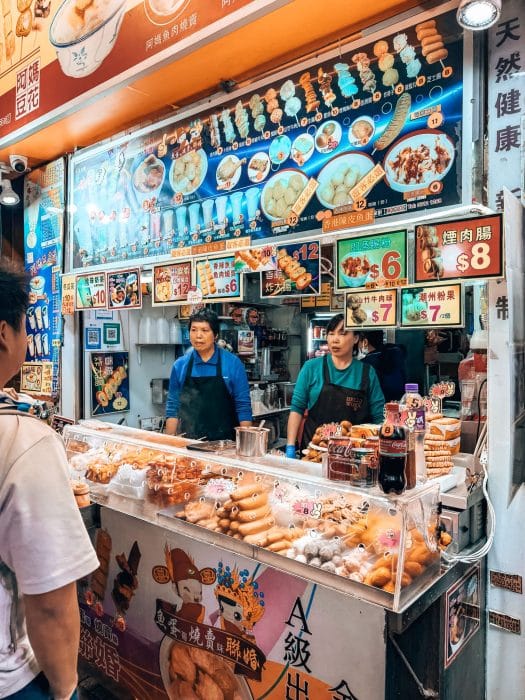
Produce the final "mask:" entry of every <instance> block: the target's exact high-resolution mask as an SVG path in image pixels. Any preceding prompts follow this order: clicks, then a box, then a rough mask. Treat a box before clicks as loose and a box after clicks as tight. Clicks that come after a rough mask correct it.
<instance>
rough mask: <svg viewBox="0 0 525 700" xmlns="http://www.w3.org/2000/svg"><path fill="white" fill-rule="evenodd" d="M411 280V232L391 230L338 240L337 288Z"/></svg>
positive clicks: (374, 286) (382, 285) (393, 284)
mask: <svg viewBox="0 0 525 700" xmlns="http://www.w3.org/2000/svg"><path fill="white" fill-rule="evenodd" d="M406 283H407V232H406V230H403V231H389V232H385V233H379V234H373V235H368V236H357V237H355V238H346V239H342V240H339V241H337V288H338V289H339V290H344V289H362V288H369V289H377V290H381V289H382V288H385V287H387V288H389V287H400V286H403V285H405V284H406Z"/></svg>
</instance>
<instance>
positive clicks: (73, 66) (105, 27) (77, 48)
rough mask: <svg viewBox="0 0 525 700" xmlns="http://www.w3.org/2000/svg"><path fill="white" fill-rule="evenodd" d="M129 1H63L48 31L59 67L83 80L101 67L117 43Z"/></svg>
mask: <svg viewBox="0 0 525 700" xmlns="http://www.w3.org/2000/svg"><path fill="white" fill-rule="evenodd" d="M126 4H127V0H64V2H63V3H62V4H61V5H60V7H59V8H58V10H57V11H56V13H55V16H54V17H53V20H52V22H51V26H50V27H49V41H50V42H51V44H52V45H53V46H54V47H55V51H56V53H57V58H58V61H59V63H60V67H61V69H62V71H63V73H65V75H68V76H70V77H71V78H84V77H85V76H86V75H90V74H91V73H93V72H94V71H96V70H97V68H98V67H99V66H100V65H102V62H103V61H104V59H105V58H106V57H107V56H108V55H109V53H110V52H111V50H112V48H113V46H114V45H115V42H116V40H117V36H118V33H119V31H120V26H121V24H122V19H123V17H124V11H125V9H126Z"/></svg>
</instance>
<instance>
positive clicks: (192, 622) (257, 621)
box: [80, 508, 386, 700]
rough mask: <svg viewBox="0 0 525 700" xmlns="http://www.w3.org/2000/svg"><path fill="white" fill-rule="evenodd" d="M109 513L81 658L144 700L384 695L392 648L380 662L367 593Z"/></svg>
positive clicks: (372, 699)
mask: <svg viewBox="0 0 525 700" xmlns="http://www.w3.org/2000/svg"><path fill="white" fill-rule="evenodd" d="M160 517H161V521H162V520H163V519H164V516H162V515H161V516H160ZM101 518H102V529H101V530H100V531H99V532H98V534H97V539H98V541H99V545H98V547H97V549H99V550H100V552H101V554H102V555H103V558H104V559H105V561H107V562H108V564H107V567H105V571H104V572H102V571H100V570H99V571H97V572H95V574H93V575H92V576H90V577H88V578H87V579H85V580H84V581H83V582H81V583H80V590H81V599H82V600H83V602H82V603H81V622H82V627H81V637H80V656H81V657H82V658H83V659H84V660H85V661H88V662H90V663H92V664H94V665H95V666H96V667H97V668H98V671H99V672H102V673H104V674H106V675H107V676H108V677H110V678H112V679H113V680H114V681H116V682H118V683H119V684H120V685H121V686H124V687H126V688H127V689H128V690H130V692H131V693H132V694H133V696H134V697H135V698H137V700H166V699H167V698H176V699H177V700H182V698H184V697H185V694H187V696H188V697H189V695H190V689H191V691H192V692H193V693H195V692H199V694H200V697H202V698H211V697H221V695H219V693H218V689H219V690H220V691H221V694H222V697H230V698H242V700H255V699H256V698H259V699H260V698H267V700H283V698H286V697H288V698H298V700H334V698H335V699H336V700H340V699H341V698H344V699H345V700H348V698H354V699H355V698H359V700H379V699H380V698H381V700H382V699H383V698H384V688H385V673H386V669H385V664H386V662H385V655H384V654H377V655H376V657H374V663H373V664H371V663H370V649H371V648H372V649H382V648H383V647H384V638H383V630H384V611H383V610H382V609H381V608H379V607H376V606H372V605H367V606H366V619H367V625H366V626H365V628H363V624H362V621H363V615H364V607H363V604H362V603H361V602H360V601H359V600H357V599H354V598H350V597H348V596H345V595H341V594H337V593H335V592H333V591H330V590H328V589H327V588H324V587H320V586H316V585H315V584H311V583H308V582H307V581H304V580H303V579H300V578H296V577H294V576H291V575H289V574H287V573H284V572H281V571H278V570H276V569H273V568H271V567H269V566H266V565H264V564H261V563H257V562H255V561H254V560H252V559H249V558H247V557H244V556H240V555H238V554H234V553H231V552H228V551H225V550H221V549H220V548H218V547H215V546H211V545H207V544H204V543H201V542H198V541H196V540H195V539H193V538H192V537H186V536H183V535H181V534H180V533H175V532H171V531H170V530H168V529H161V527H158V526H153V525H150V524H148V523H146V522H141V521H138V520H136V519H135V518H131V517H129V516H126V515H122V514H119V513H116V512H114V511H111V510H110V509H108V508H102V511H101ZM357 629H361V632H360V634H359V635H357V634H355V633H349V630H354V631H355V630H357ZM334 639H345V644H334ZM327 649H330V654H329V655H327V653H326V650H327ZM349 658H351V659H352V663H351V664H349V663H348V659H349ZM183 669H185V670H183ZM197 669H200V670H197ZM212 693H216V695H215V694H213V695H212Z"/></svg>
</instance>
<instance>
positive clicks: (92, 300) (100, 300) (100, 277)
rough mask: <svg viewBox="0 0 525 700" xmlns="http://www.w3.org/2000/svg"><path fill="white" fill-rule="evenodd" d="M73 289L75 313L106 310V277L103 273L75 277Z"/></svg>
mask: <svg viewBox="0 0 525 700" xmlns="http://www.w3.org/2000/svg"><path fill="white" fill-rule="evenodd" d="M75 287H76V293H75V310H76V311H85V310H86V309H106V308H107V304H108V302H107V291H106V275H105V274H104V273H103V272H93V273H91V274H88V275H77V277H76V280H75Z"/></svg>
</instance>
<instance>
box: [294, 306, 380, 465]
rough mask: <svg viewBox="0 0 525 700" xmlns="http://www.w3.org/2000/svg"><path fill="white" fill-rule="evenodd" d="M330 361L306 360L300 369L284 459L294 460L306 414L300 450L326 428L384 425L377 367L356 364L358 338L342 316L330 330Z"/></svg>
mask: <svg viewBox="0 0 525 700" xmlns="http://www.w3.org/2000/svg"><path fill="white" fill-rule="evenodd" d="M326 340H327V343H328V349H329V351H330V354H329V355H324V356H323V357H316V358H314V359H313V360H308V362H306V363H305V364H304V366H303V367H302V369H301V371H300V372H299V376H298V378H297V384H296V386H295V391H294V393H293V397H292V403H291V406H290V417H289V419H288V430H287V439H286V456H287V457H295V443H296V440H297V435H298V433H299V429H300V427H301V423H302V420H303V415H304V412H305V410H306V409H307V410H308V415H307V417H306V421H305V423H304V429H303V436H302V440H301V447H306V446H307V445H308V443H309V442H310V441H311V439H312V437H313V434H314V433H315V430H316V428H317V427H319V426H320V425H323V424H325V423H332V422H336V423H338V422H340V421H342V420H347V421H350V422H351V423H352V424H354V425H355V424H358V423H381V422H382V421H383V407H384V403H385V399H384V396H383V392H382V391H381V387H380V385H379V380H378V378H377V375H376V373H375V370H374V369H373V367H370V365H365V364H363V363H362V362H359V360H357V359H355V357H354V355H355V353H356V352H357V343H358V341H359V333H354V332H353V331H348V330H345V325H344V315H343V314H337V315H336V316H334V317H333V318H332V319H331V320H330V322H329V323H328V325H327V327H326Z"/></svg>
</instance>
